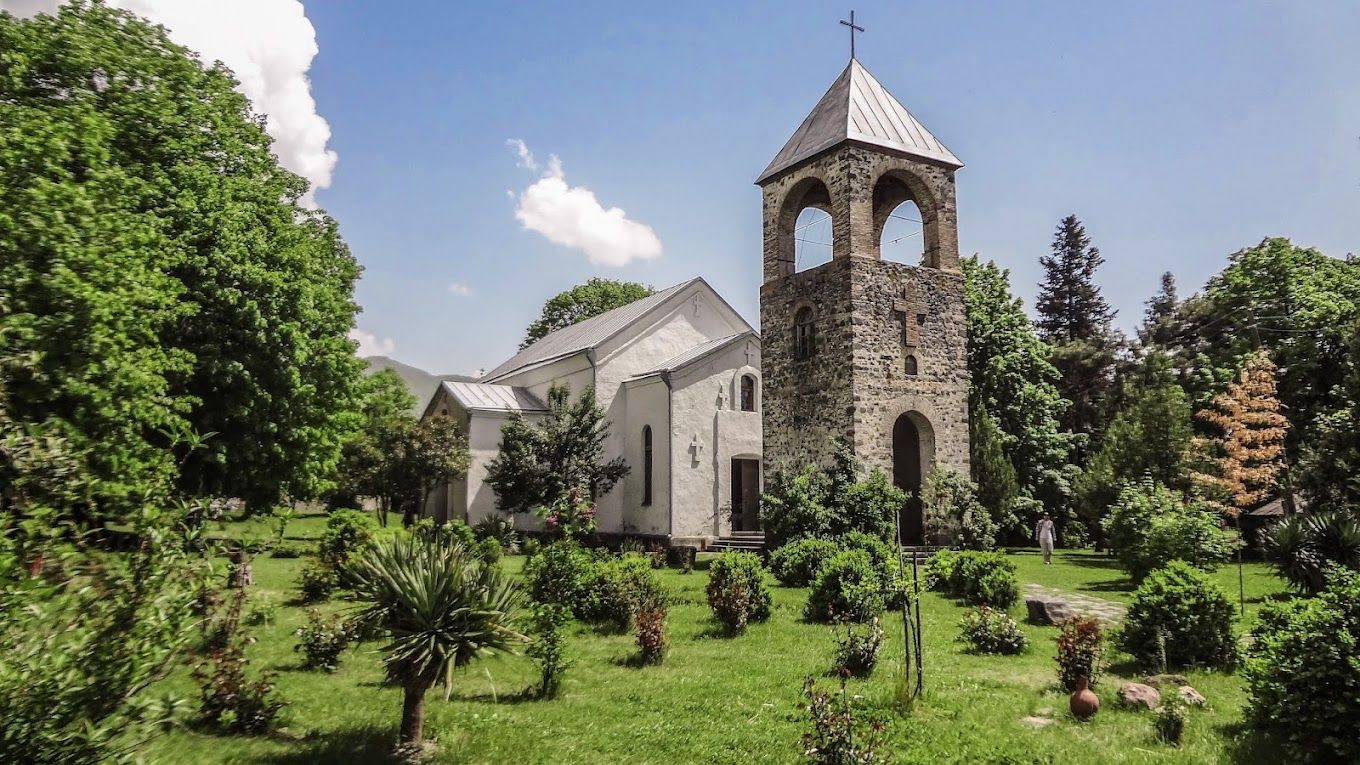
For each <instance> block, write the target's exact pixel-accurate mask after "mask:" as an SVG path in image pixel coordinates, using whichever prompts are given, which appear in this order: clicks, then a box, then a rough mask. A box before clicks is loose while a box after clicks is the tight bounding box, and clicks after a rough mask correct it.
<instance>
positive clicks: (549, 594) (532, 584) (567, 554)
mask: <svg viewBox="0 0 1360 765" xmlns="http://www.w3.org/2000/svg"><path fill="white" fill-rule="evenodd" d="M594 569H595V560H594V558H592V557H591V555H590V553H588V552H586V551H585V550H583V549H581V546H580V545H578V544H576V542H574V541H572V540H570V539H563V540H560V541H557V542H554V543H552V544H549V545H544V546H543V547H542V548H541V549H540V550H539V551H538V552H537V553H536V554H535V555H534V556H533V557H531V558H529V560H528V561H526V562H525V564H524V579H525V581H527V582H528V583H529V594H530V596H531V597H532V598H533V599H534V600H536V601H538V602H539V603H554V604H557V605H562V606H566V607H567V608H569V609H571V611H572V613H573V614H575V615H576V616H578V617H582V618H584V615H585V611H586V608H585V606H586V595H587V593H588V588H589V586H590V584H591V580H592V578H593V577H594Z"/></svg>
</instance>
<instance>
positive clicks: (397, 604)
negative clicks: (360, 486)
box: [353, 534, 525, 748]
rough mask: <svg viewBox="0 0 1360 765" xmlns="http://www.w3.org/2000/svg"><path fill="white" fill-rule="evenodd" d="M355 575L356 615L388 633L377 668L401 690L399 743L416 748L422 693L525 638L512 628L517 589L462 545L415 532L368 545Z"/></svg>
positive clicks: (360, 621)
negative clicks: (360, 604)
mask: <svg viewBox="0 0 1360 765" xmlns="http://www.w3.org/2000/svg"><path fill="white" fill-rule="evenodd" d="M353 574H354V578H355V582H356V585H355V592H356V593H357V594H358V595H359V597H360V599H362V600H363V601H366V605H365V606H364V607H363V608H362V609H361V610H360V611H359V612H358V613H357V614H356V616H355V619H356V621H357V623H358V625H359V626H360V627H361V628H374V629H377V630H379V631H381V632H382V633H384V634H385V635H387V637H388V638H389V641H390V642H388V644H387V645H386V646H384V648H383V650H384V651H385V652H386V654H387V656H386V657H385V658H384V660H383V666H384V668H385V669H386V670H387V675H388V677H389V678H391V679H392V680H393V681H395V682H397V683H400V684H401V686H402V688H403V689H404V691H405V698H404V700H403V704H402V712H401V734H400V735H401V740H400V744H401V746H402V747H403V748H406V747H418V746H419V745H420V743H421V735H422V727H423V724H424V719H425V692H426V691H428V690H429V689H430V687H431V686H433V685H434V684H435V683H437V682H441V681H442V682H443V683H444V687H445V692H446V693H447V691H448V689H449V687H450V683H451V682H452V680H453V671H454V670H455V669H457V668H459V667H464V666H467V665H468V664H469V663H471V662H472V660H473V659H476V658H478V657H479V656H485V655H487V654H492V653H496V652H506V653H513V652H514V650H515V647H516V646H517V645H518V644H520V643H522V642H523V641H524V640H525V638H524V635H522V634H521V633H520V632H519V631H518V630H517V628H516V614H517V612H518V610H519V608H520V604H521V602H522V600H523V591H522V589H521V587H520V585H519V584H518V583H517V582H514V581H511V580H508V579H506V578H505V577H504V576H503V575H502V574H501V571H500V569H499V568H497V567H495V566H490V565H487V564H486V563H485V562H483V561H482V560H481V559H480V558H478V557H477V556H476V555H474V554H473V553H472V552H471V551H469V550H466V549H465V548H463V546H462V545H460V544H458V543H455V542H446V541H445V542H441V541H440V540H437V539H428V538H424V537H422V536H421V535H414V534H413V535H409V536H408V535H401V536H397V537H392V538H388V539H383V540H379V541H377V542H374V543H373V544H372V545H371V546H370V547H369V548H368V549H367V550H366V551H365V552H364V554H363V556H362V557H361V558H360V559H359V560H358V561H357V562H356V563H355V565H354V568H353Z"/></svg>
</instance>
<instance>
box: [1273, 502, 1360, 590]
mask: <svg viewBox="0 0 1360 765" xmlns="http://www.w3.org/2000/svg"><path fill="white" fill-rule="evenodd" d="M1265 541H1266V548H1267V550H1269V552H1270V557H1271V562H1272V564H1273V565H1274V567H1275V573H1276V574H1277V575H1278V576H1280V577H1281V578H1283V579H1285V580H1286V581H1288V582H1289V584H1290V586H1292V587H1294V588H1295V589H1297V590H1299V591H1300V592H1303V593H1306V594H1309V595H1314V594H1317V593H1318V592H1321V591H1322V588H1323V586H1324V579H1325V574H1326V569H1327V567H1328V566H1329V565H1332V564H1335V565H1338V566H1342V567H1344V568H1348V569H1351V570H1352V571H1360V521H1357V520H1356V519H1355V518H1352V517H1350V516H1348V515H1346V514H1344V513H1339V512H1324V513H1311V514H1308V515H1295V516H1292V517H1290V518H1287V519H1285V520H1284V521H1281V522H1280V523H1278V524H1276V525H1275V526H1273V527H1272V528H1271V529H1270V530H1269V531H1268V532H1266V535H1265Z"/></svg>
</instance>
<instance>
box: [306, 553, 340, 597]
mask: <svg viewBox="0 0 1360 765" xmlns="http://www.w3.org/2000/svg"><path fill="white" fill-rule="evenodd" d="M339 587H340V574H339V573H338V572H337V571H336V569H335V568H334V567H333V566H328V565H326V563H325V562H324V561H322V560H321V559H319V558H312V559H311V560H309V561H307V563H306V565H304V566H303V567H302V571H301V572H300V573H299V574H298V589H299V590H300V591H301V592H302V600H303V602H304V603H318V602H320V601H323V600H326V599H327V598H329V597H330V596H331V594H332V593H334V592H335V591H336V589H338V588H339Z"/></svg>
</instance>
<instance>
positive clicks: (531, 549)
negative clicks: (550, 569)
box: [519, 537, 543, 557]
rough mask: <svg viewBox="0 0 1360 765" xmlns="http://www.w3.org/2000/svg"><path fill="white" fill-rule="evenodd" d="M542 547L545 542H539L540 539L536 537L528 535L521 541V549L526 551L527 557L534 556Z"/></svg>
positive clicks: (523, 551)
mask: <svg viewBox="0 0 1360 765" xmlns="http://www.w3.org/2000/svg"><path fill="white" fill-rule="evenodd" d="M542 547H543V544H542V543H541V542H539V541H538V539H536V538H534V537H526V538H525V539H524V541H523V542H520V544H519V551H520V552H522V553H524V554H525V556H527V557H533V556H534V555H537V554H538V551H539V550H540V549H541V548H542Z"/></svg>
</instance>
